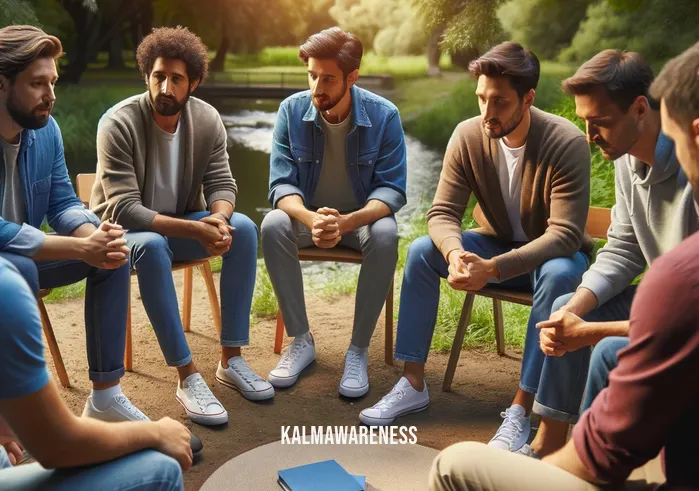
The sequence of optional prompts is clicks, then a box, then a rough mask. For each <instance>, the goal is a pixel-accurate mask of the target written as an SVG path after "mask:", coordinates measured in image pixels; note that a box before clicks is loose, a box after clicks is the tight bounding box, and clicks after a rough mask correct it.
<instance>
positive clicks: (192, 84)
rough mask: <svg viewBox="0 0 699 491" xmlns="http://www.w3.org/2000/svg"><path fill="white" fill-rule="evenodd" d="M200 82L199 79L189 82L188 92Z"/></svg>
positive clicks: (193, 89) (194, 88) (192, 90)
mask: <svg viewBox="0 0 699 491" xmlns="http://www.w3.org/2000/svg"><path fill="white" fill-rule="evenodd" d="M200 82H201V79H197V80H195V81H194V82H192V83H191V84H189V93H190V94H191V93H192V92H194V91H195V90H196V88H197V87H199V83H200Z"/></svg>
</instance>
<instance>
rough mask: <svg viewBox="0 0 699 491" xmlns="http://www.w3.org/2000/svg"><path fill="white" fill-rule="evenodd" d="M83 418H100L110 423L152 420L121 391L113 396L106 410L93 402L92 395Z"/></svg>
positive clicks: (86, 404)
mask: <svg viewBox="0 0 699 491" xmlns="http://www.w3.org/2000/svg"><path fill="white" fill-rule="evenodd" d="M82 415H83V418H93V419H99V420H100V421H106V422H108V423H120V422H122V421H150V418H149V417H148V416H146V415H145V414H143V413H142V412H141V410H140V409H138V408H137V407H136V406H134V405H133V404H132V403H131V401H130V400H129V398H128V397H126V396H125V395H124V394H122V393H119V394H116V395H115V396H114V397H112V400H111V401H110V402H109V406H108V407H107V409H105V410H104V411H100V410H99V409H97V408H96V407H95V405H94V403H93V402H92V396H90V397H88V398H87V401H85V408H84V409H83V414H82Z"/></svg>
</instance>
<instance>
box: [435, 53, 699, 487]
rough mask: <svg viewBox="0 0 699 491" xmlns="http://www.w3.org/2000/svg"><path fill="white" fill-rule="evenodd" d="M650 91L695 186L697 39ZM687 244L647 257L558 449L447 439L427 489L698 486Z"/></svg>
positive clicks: (698, 172) (698, 260)
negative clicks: (516, 449) (502, 447)
mask: <svg viewBox="0 0 699 491" xmlns="http://www.w3.org/2000/svg"><path fill="white" fill-rule="evenodd" d="M650 95H651V96H652V97H654V98H655V99H657V100H660V103H661V108H660V112H661V117H662V123H661V126H662V131H663V133H664V134H665V135H667V137H670V138H672V139H673V140H674V141H675V145H676V150H677V155H678V157H679V161H680V164H681V166H682V169H683V170H684V172H685V174H686V175H687V176H688V178H689V182H690V184H691V186H692V187H693V189H695V190H699V43H697V44H695V45H694V46H693V47H691V48H689V49H688V50H687V51H685V52H684V53H683V54H681V55H680V56H678V57H677V58H674V59H673V60H671V61H670V62H668V63H667V65H665V68H664V69H663V71H662V72H661V73H660V75H658V78H657V80H656V81H655V82H653V85H652V86H651V88H650ZM697 248H699V234H697V233H694V234H693V235H691V236H690V237H689V238H687V239H684V240H683V241H682V242H681V243H680V244H679V245H678V246H676V247H675V248H673V249H672V251H670V252H668V253H667V254H664V255H663V256H662V257H660V258H658V259H657V260H656V261H655V262H654V263H653V265H652V266H651V268H650V270H649V271H648V273H647V274H646V275H645V277H644V279H643V281H642V282H641V285H640V286H639V288H638V292H637V293H636V296H635V298H634V300H633V306H632V308H631V317H630V323H629V341H628V347H627V348H626V349H623V350H621V351H620V352H619V355H618V356H619V360H618V367H617V368H616V369H615V370H614V371H612V372H611V374H610V377H609V386H608V387H607V388H606V389H604V390H602V391H601V393H600V394H599V396H598V397H597V398H595V400H594V403H593V404H592V407H591V408H590V410H589V411H586V412H585V413H584V414H583V415H582V417H581V419H580V422H579V423H578V424H577V425H576V427H575V429H574V431H573V438H572V440H571V441H569V442H568V443H567V444H566V446H565V447H563V449H561V450H559V451H558V452H555V453H554V454H552V455H549V456H548V457H546V458H544V460H543V462H542V461H538V460H535V459H530V458H525V457H523V456H522V455H503V454H502V453H501V452H496V451H493V450H492V449H490V448H487V447H484V446H483V445H482V444H479V443H473V442H468V443H460V444H457V445H453V446H451V447H449V448H448V449H446V450H445V451H444V452H442V453H441V454H440V455H439V456H438V457H437V459H435V462H434V465H433V466H432V473H431V476H430V490H431V491H466V490H477V491H486V490H488V491H489V490H492V491H496V490H497V491H508V490H515V489H516V490H519V491H529V490H531V491H534V490H536V491H540V490H541V491H546V490H556V491H558V490H562V489H565V490H570V491H578V490H580V491H583V490H584V491H597V490H601V489H637V490H648V491H650V490H655V489H660V488H661V489H677V490H689V489H697V488H699V472H697V467H696V462H697V458H699V451H697V449H696V448H695V447H694V445H691V444H689V443H691V442H694V441H696V439H697V438H699V434H698V430H697V426H696V425H695V424H694V422H695V421H696V419H697V415H699V405H698V403H697V401H699V330H697V318H699V302H697V292H699V255H697ZM599 348H600V345H598V346H597V347H595V352H597V350H598V349H599ZM614 356H615V357H616V353H614ZM594 368H595V367H594V366H591V367H590V369H591V372H592V371H593V370H594ZM695 437H696V438H695ZM658 454H660V456H661V457H662V460H663V465H662V469H661V468H660V466H659V465H657V464H658V462H657V461H658V460H660V459H654V457H656V455H658ZM651 459H653V460H651ZM641 466H643V467H641ZM503 469H507V472H503ZM634 469H635V470H634ZM632 471H633V472H632ZM624 481H626V485H625V483H624ZM663 483H665V485H664V486H661V484H663Z"/></svg>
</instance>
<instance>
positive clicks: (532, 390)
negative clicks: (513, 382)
mask: <svg viewBox="0 0 699 491" xmlns="http://www.w3.org/2000/svg"><path fill="white" fill-rule="evenodd" d="M519 388H520V389H522V390H523V391H524V392H529V393H530V394H536V391H537V390H539V388H538V387H531V386H529V385H525V384H524V383H523V382H520V383H519Z"/></svg>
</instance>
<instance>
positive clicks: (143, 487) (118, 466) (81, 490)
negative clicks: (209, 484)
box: [0, 450, 184, 491]
mask: <svg viewBox="0 0 699 491" xmlns="http://www.w3.org/2000/svg"><path fill="white" fill-rule="evenodd" d="M0 487H1V488H2V489H3V490H4V491H20V490H21V491H29V490H37V491H38V490H41V489H51V490H53V491H93V490H95V489H100V490H110V491H127V490H128V491H176V490H183V489H184V485H183V483H182V469H181V468H180V465H179V464H178V463H177V461H176V460H175V459H173V458H172V457H168V456H167V455H164V454H161V453H160V452H156V451H155V450H143V451H141V452H137V453H134V454H131V455H127V456H125V457H121V458H119V459H116V460H112V461H109V462H105V463H103V464H95V465H90V466H85V467H73V468H66V469H44V468H43V467H41V465H39V464H37V463H33V464H25V465H20V466H17V467H12V468H10V469H2V470H0Z"/></svg>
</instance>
